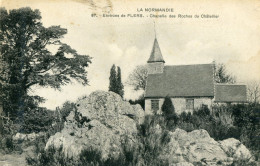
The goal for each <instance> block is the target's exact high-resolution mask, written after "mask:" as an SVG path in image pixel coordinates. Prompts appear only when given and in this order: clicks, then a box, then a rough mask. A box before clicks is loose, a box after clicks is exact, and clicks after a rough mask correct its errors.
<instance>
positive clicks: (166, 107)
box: [162, 96, 175, 117]
mask: <svg viewBox="0 0 260 166" xmlns="http://www.w3.org/2000/svg"><path fill="white" fill-rule="evenodd" d="M162 112H163V115H164V116H166V117H169V116H171V115H172V114H174V113H175V109H174V106H173V104H172V100H171V98H170V97H169V96H166V97H165V98H164V102H163V105H162Z"/></svg>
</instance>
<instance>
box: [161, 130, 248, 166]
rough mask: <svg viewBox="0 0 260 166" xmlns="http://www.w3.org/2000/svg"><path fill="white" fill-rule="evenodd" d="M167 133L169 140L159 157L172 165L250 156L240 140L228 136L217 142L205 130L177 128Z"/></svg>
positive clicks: (226, 161)
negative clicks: (187, 130) (189, 130)
mask: <svg viewBox="0 0 260 166" xmlns="http://www.w3.org/2000/svg"><path fill="white" fill-rule="evenodd" d="M169 134H170V141H169V143H168V144H167V145H166V147H165V148H164V152H163V155H162V156H161V157H162V158H164V159H167V160H168V161H169V163H171V164H172V165H176V163H179V164H181V163H184V164H186V165H187V164H190V163H194V162H201V163H204V164H206V165H210V164H212V163H216V162H221V163H230V162H232V161H233V159H238V158H239V159H249V158H250V157H251V154H250V152H249V150H248V149H247V148H246V147H245V146H244V145H243V144H241V143H240V141H238V140H236V139H234V138H230V139H226V140H223V141H219V142H217V141H215V140H214V139H213V138H211V137H210V136H209V134H208V132H207V131H206V130H202V129H201V130H194V131H192V132H186V131H184V130H182V129H178V128H177V129H176V130H175V131H174V132H170V133H169ZM186 162H189V163H186ZM213 165H214V164H213Z"/></svg>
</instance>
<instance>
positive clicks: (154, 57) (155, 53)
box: [147, 36, 165, 63]
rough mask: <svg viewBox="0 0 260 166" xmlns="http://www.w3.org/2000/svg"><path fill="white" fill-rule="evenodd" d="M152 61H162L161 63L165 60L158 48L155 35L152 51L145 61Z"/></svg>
mask: <svg viewBox="0 0 260 166" xmlns="http://www.w3.org/2000/svg"><path fill="white" fill-rule="evenodd" d="M153 62H163V63H165V61H164V60H163V57H162V53H161V50H160V47H159V44H158V41H157V38H156V36H155V39H154V43H153V49H152V52H151V55H150V58H149V60H148V61H147V63H153Z"/></svg>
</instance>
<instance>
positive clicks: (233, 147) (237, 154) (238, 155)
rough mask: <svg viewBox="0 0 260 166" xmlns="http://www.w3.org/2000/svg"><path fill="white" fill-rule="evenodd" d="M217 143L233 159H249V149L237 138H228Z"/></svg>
mask: <svg viewBox="0 0 260 166" xmlns="http://www.w3.org/2000/svg"><path fill="white" fill-rule="evenodd" d="M219 143H220V147H221V148H222V149H223V150H224V151H225V152H226V154H227V155H228V156H231V157H233V158H235V159H250V158H251V157H252V155H251V153H250V151H249V150H248V149H247V148H246V147H245V145H243V144H242V143H241V142H240V141H239V140H237V139H234V138H228V139H225V140H223V141H219Z"/></svg>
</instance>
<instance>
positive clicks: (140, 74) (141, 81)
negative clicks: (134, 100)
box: [126, 65, 148, 91]
mask: <svg viewBox="0 0 260 166" xmlns="http://www.w3.org/2000/svg"><path fill="white" fill-rule="evenodd" d="M147 76H148V70H147V67H146V66H144V65H140V66H137V67H136V68H135V69H134V70H133V71H132V72H131V73H130V75H129V76H128V78H127V81H126V83H127V84H128V85H130V86H132V87H133V88H134V90H136V91H137V90H145V86H146V79H147Z"/></svg>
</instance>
